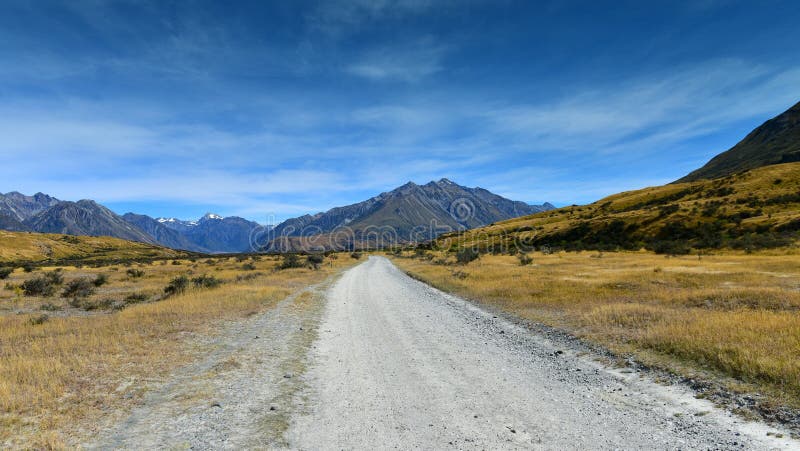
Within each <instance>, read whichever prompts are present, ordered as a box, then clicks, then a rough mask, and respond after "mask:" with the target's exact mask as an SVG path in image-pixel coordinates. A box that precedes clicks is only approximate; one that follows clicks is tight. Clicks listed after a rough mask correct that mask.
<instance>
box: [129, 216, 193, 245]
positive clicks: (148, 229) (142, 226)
mask: <svg viewBox="0 0 800 451" xmlns="http://www.w3.org/2000/svg"><path fill="white" fill-rule="evenodd" d="M122 219H124V220H125V221H127V222H129V223H130V224H133V225H134V226H136V227H137V228H138V229H139V230H141V231H143V232H144V233H146V234H147V235H149V236H150V237H151V238H152V239H153V240H154V241H155V242H156V243H158V244H160V245H162V246H166V247H169V248H172V249H183V250H187V251H195V252H208V249H206V248H204V247H202V246H199V245H197V244H195V243H193V242H192V241H191V240H190V239H189V238H188V237H186V236H185V235H184V234H183V233H181V232H179V231H177V230H173V229H171V228H169V227H166V226H165V225H164V224H162V223H161V222H158V221H157V220H155V219H153V218H151V217H150V216H147V215H138V214H136V213H125V214H124V215H122Z"/></svg>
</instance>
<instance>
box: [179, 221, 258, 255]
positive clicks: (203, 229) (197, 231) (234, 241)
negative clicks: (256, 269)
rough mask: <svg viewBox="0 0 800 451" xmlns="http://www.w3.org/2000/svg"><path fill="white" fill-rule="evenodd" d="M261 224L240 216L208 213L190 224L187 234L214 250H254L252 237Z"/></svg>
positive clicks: (190, 238) (204, 246) (194, 241)
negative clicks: (251, 243)
mask: <svg viewBox="0 0 800 451" xmlns="http://www.w3.org/2000/svg"><path fill="white" fill-rule="evenodd" d="M260 227H261V226H260V225H259V224H258V223H257V222H253V221H248V220H246V219H244V218H240V217H238V216H229V217H225V218H223V217H222V216H219V215H216V214H213V213H207V214H206V215H205V216H203V217H202V218H200V220H199V221H197V223H196V224H195V225H191V226H188V228H187V230H186V232H183V233H184V234H185V236H186V237H187V238H188V239H189V240H191V242H192V243H195V244H196V245H198V246H201V247H203V248H206V249H209V250H211V251H212V252H248V251H252V250H253V249H251V245H250V237H251V234H252V233H253V231H254V230H256V229H258V228H260Z"/></svg>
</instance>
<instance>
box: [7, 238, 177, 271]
mask: <svg viewBox="0 0 800 451" xmlns="http://www.w3.org/2000/svg"><path fill="white" fill-rule="evenodd" d="M187 255H188V253H187V252H183V251H176V250H173V249H167V248H165V247H160V246H154V245H151V244H145V243H137V242H135V241H127V240H122V239H119V238H111V237H94V236H71V235H59V234H55V233H29V232H9V231H6V230H0V266H1V265H2V264H3V263H4V262H10V261H22V260H26V261H41V260H65V259H82V260H91V259H105V258H115V259H123V258H129V259H139V258H181V257H184V256H187Z"/></svg>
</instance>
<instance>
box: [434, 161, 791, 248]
mask: <svg viewBox="0 0 800 451" xmlns="http://www.w3.org/2000/svg"><path fill="white" fill-rule="evenodd" d="M798 238H800V162H798V163H787V164H780V165H771V166H765V167H761V168H758V169H754V170H752V171H747V172H744V173H739V174H736V175H731V176H728V177H725V178H723V179H717V180H698V181H696V182H689V183H676V184H670V185H666V186H660V187H653V188H645V189H641V190H637V191H629V192H624V193H620V194H615V195H613V196H609V197H606V198H605V199H601V200H599V201H597V202H595V203H593V204H589V205H584V206H573V207H566V208H560V209H558V210H553V211H549V212H545V213H539V214H536V215H532V216H526V217H522V218H517V219H512V220H509V221H504V222H500V223H497V224H495V225H493V226H489V227H483V228H479V229H475V230H469V231H467V232H465V233H463V234H458V235H457V234H448V235H443V236H441V237H439V239H437V240H436V242H435V245H436V246H438V247H440V248H446V249H451V250H456V249H461V248H464V247H475V248H478V249H481V250H484V251H493V250H497V251H513V250H523V251H527V250H532V249H534V248H537V249H539V248H541V247H542V246H549V247H558V248H563V249H575V250H579V249H599V250H613V249H640V248H643V247H644V248H648V249H652V250H655V251H656V252H663V253H686V252H689V251H690V249H691V248H694V249H700V250H702V249H717V248H722V247H728V248H735V249H759V248H772V247H783V246H789V245H792V244H793V243H796V242H797V240H798Z"/></svg>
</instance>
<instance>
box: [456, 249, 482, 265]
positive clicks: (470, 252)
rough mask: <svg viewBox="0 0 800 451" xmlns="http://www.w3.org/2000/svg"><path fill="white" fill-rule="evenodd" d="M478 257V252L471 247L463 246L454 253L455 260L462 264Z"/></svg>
mask: <svg viewBox="0 0 800 451" xmlns="http://www.w3.org/2000/svg"><path fill="white" fill-rule="evenodd" d="M478 257H480V254H479V253H478V251H477V250H475V249H472V248H464V249H461V250H460V251H458V252H457V253H456V261H457V262H458V263H460V264H462V265H466V264H468V263H469V262H471V261H474V260H477V259H478Z"/></svg>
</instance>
